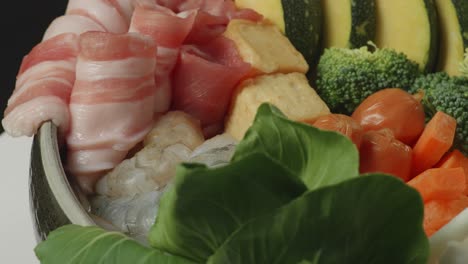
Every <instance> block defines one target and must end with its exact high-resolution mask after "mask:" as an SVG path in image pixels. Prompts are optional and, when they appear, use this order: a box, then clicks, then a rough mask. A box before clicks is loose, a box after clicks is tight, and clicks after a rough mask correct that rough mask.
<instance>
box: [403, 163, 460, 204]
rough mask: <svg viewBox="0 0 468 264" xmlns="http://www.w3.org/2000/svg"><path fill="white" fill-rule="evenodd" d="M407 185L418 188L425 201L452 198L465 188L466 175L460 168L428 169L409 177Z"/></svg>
mask: <svg viewBox="0 0 468 264" xmlns="http://www.w3.org/2000/svg"><path fill="white" fill-rule="evenodd" d="M408 185H410V186H411V187H413V188H415V189H416V190H418V191H419V193H420V194H421V196H422V198H423V200H424V201H425V202H427V201H430V200H453V199H456V198H457V197H459V196H460V195H462V194H463V192H464V191H465V190H466V176H465V172H464V171H463V169H462V168H436V169H428V170H426V171H424V172H423V173H421V174H419V175H418V176H416V177H414V178H413V179H411V181H409V182H408Z"/></svg>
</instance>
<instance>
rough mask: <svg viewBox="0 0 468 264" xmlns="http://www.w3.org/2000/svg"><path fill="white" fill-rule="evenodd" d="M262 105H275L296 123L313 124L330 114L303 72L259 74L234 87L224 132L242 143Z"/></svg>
mask: <svg viewBox="0 0 468 264" xmlns="http://www.w3.org/2000/svg"><path fill="white" fill-rule="evenodd" d="M262 103H271V104H273V105H275V106H276V107H278V108H279V109H280V110H281V111H282V112H283V113H284V114H285V115H286V116H287V117H288V118H290V119H292V120H295V121H312V120H315V119H316V118H318V117H320V116H323V115H327V114H330V109H329V108H328V106H327V105H326V104H325V102H324V101H322V99H321V98H320V97H319V96H318V95H317V93H316V92H315V90H314V89H313V88H312V87H310V85H309V82H308V80H307V78H306V77H305V75H304V74H303V73H289V74H282V73H278V74H272V75H262V76H258V77H255V78H252V79H247V80H245V81H243V82H242V83H241V84H240V85H239V86H238V87H237V88H236V91H235V93H234V95H233V99H232V102H231V107H230V110H229V113H228V115H227V117H226V122H225V130H226V132H227V133H229V134H230V135H231V136H233V137H234V138H236V139H237V140H241V139H242V138H243V137H244V134H245V132H246V131H247V129H248V128H249V127H250V126H251V125H252V123H253V120H254V118H255V115H256V113H257V109H258V107H260V105H261V104H262Z"/></svg>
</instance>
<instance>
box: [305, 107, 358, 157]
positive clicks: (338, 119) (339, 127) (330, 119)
mask: <svg viewBox="0 0 468 264" xmlns="http://www.w3.org/2000/svg"><path fill="white" fill-rule="evenodd" d="M309 123H310V124H311V125H313V126H314V127H316V128H320V129H324V130H329V131H336V132H339V133H341V134H343V135H345V136H346V137H348V138H349V139H351V141H353V143H354V145H356V147H357V148H358V149H359V146H361V140H362V134H363V131H362V127H361V126H360V125H359V124H358V123H357V122H356V121H355V120H354V119H352V118H351V117H349V116H346V115H341V114H329V115H325V116H321V117H319V118H317V119H316V120H315V121H314V122H309Z"/></svg>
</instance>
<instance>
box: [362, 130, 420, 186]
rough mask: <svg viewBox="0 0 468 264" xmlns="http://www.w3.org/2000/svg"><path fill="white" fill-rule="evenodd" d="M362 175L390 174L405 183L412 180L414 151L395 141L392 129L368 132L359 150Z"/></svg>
mask: <svg viewBox="0 0 468 264" xmlns="http://www.w3.org/2000/svg"><path fill="white" fill-rule="evenodd" d="M359 153H360V162H359V171H360V172H361V173H374V172H381V173H388V174H391V175H394V176H396V177H398V178H400V179H402V180H403V181H408V180H409V179H410V176H411V175H410V172H411V155H412V150H411V148H410V147H409V146H407V145H405V144H403V143H402V142H400V141H398V140H397V139H395V137H394V136H393V133H392V131H391V130H390V129H388V128H385V129H382V130H379V131H368V132H366V133H364V136H363V137H362V143H361V148H360V149H359Z"/></svg>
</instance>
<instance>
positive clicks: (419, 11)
mask: <svg viewBox="0 0 468 264" xmlns="http://www.w3.org/2000/svg"><path fill="white" fill-rule="evenodd" d="M375 5H376V12H377V29H376V44H377V46H378V47H379V48H393V49H395V50H397V51H399V52H403V53H405V54H406V55H407V56H408V58H409V59H411V60H413V61H415V62H417V63H418V64H419V67H420V69H421V70H425V71H431V70H432V69H433V67H434V64H435V61H436V56H437V51H438V27H437V12H436V8H435V5H434V1H433V0H412V1H408V0H391V1H389V0H376V2H375Z"/></svg>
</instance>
